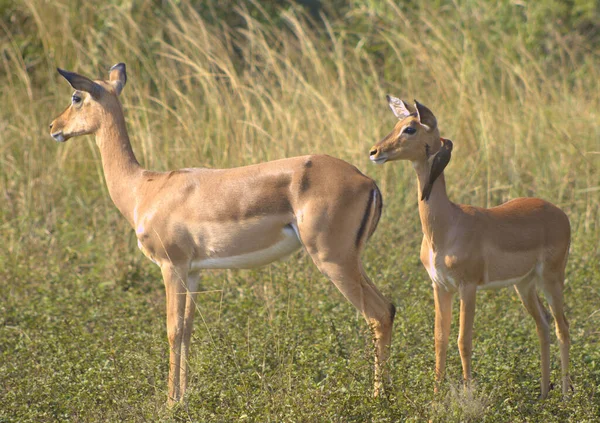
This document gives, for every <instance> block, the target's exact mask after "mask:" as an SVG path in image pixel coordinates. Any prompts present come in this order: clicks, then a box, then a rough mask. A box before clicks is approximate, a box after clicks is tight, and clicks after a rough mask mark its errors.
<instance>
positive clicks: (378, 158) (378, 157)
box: [369, 147, 388, 164]
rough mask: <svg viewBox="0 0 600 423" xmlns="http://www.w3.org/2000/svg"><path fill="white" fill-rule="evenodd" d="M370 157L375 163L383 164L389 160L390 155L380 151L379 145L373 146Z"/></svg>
mask: <svg viewBox="0 0 600 423" xmlns="http://www.w3.org/2000/svg"><path fill="white" fill-rule="evenodd" d="M369 159H371V161H372V162H373V163H375V164H383V163H385V162H386V161H387V159H388V155H387V153H384V152H382V151H380V150H379V149H378V148H377V147H373V148H372V149H371V151H369Z"/></svg>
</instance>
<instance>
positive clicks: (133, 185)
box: [96, 110, 143, 226]
mask: <svg viewBox="0 0 600 423" xmlns="http://www.w3.org/2000/svg"><path fill="white" fill-rule="evenodd" d="M119 112H120V113H108V114H107V115H106V116H105V119H104V123H103V124H102V126H101V127H100V128H99V129H98V131H97V132H96V144H97V145H98V147H99V148H100V155H101V156H102V167H103V169H104V177H105V178H106V185H107V187H108V192H109V193H110V198H111V199H112V200H113V203H115V206H117V208H118V209H119V211H120V212H121V214H123V216H125V218H126V219H127V220H128V221H129V223H130V224H131V225H132V226H134V221H133V220H134V219H133V210H134V208H135V198H134V197H135V193H136V190H137V186H138V184H139V181H140V177H141V174H142V171H143V169H142V167H141V166H140V164H139V163H138V161H137V159H136V158H135V155H134V154H133V150H132V148H131V143H130V142H129V136H128V135H127V128H126V126H125V118H124V116H123V113H122V111H121V110H119Z"/></svg>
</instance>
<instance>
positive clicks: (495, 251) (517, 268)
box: [370, 96, 571, 398]
mask: <svg viewBox="0 0 600 423" xmlns="http://www.w3.org/2000/svg"><path fill="white" fill-rule="evenodd" d="M388 103H389V105H390V108H391V109H392V111H393V112H394V115H396V117H397V118H398V120H399V121H398V122H397V123H396V125H395V127H394V130H393V131H392V132H391V133H390V134H389V135H388V136H386V137H385V138H383V139H382V140H381V141H379V142H378V143H377V144H375V146H373V148H372V149H371V151H370V158H371V160H372V161H373V162H375V163H378V164H382V163H385V162H386V161H392V160H408V161H411V162H412V164H413V167H414V169H415V171H416V173H417V180H418V189H419V191H418V192H419V198H418V203H419V215H420V217H421V226H422V230H423V242H422V244H421V262H422V263H423V265H424V266H425V269H427V272H428V273H429V276H430V278H431V280H432V282H433V292H434V299H435V356H436V360H435V363H436V364H435V370H436V388H435V389H436V391H437V390H438V385H439V382H440V381H441V379H442V377H443V375H444V369H445V363H446V350H447V347H448V336H449V333H450V322H451V310H452V297H453V295H454V294H455V293H456V292H458V294H459V297H460V334H459V337H458V347H459V350H460V357H461V361H462V366H463V377H464V380H465V383H468V382H469V381H470V379H471V351H472V338H473V320H474V314H475V294H476V292H477V290H478V289H486V288H499V287H503V286H514V287H515V289H516V291H517V293H518V295H519V297H520V298H521V301H522V302H523V305H524V306H525V308H526V309H527V311H528V312H529V313H530V314H531V315H532V316H533V318H534V319H535V323H536V326H537V332H538V336H539V338H540V344H541V367H542V380H541V385H542V386H541V391H542V392H541V397H542V398H545V397H546V396H547V395H548V390H549V388H550V335H549V329H548V320H547V318H548V317H547V316H548V314H547V312H546V310H545V308H544V306H543V305H542V303H541V301H540V298H539V297H538V294H537V289H536V288H539V289H541V291H542V292H543V293H544V294H545V296H546V299H547V301H548V304H549V305H550V309H551V311H552V314H553V316H554V320H555V323H556V335H557V337H558V341H559V343H560V356H561V364H562V390H563V394H566V393H567V391H568V389H569V387H570V382H569V375H568V367H569V343H570V341H569V325H568V323H567V319H566V318H565V314H564V305H563V287H564V277H565V266H566V264H567V256H568V254H569V244H570V239H571V229H570V225H569V219H568V218H567V216H566V215H565V213H564V212H563V211H562V210H560V209H559V208H557V207H556V206H554V205H552V204H550V203H548V202H546V201H543V200H540V199H537V198H517V199H515V200H512V201H509V202H507V203H505V204H502V205H500V206H497V207H492V208H490V209H484V208H480V207H473V206H466V205H458V204H454V203H452V202H451V201H450V200H449V199H448V197H447V195H446V184H445V181H444V175H443V170H444V167H445V166H446V165H447V164H448V162H449V161H450V155H451V151H452V143H451V141H449V140H448V141H445V140H441V139H440V133H439V130H438V127H437V120H436V118H435V116H434V115H433V113H432V112H431V111H430V110H429V109H428V108H427V107H425V106H423V105H422V104H419V103H418V102H416V101H415V105H414V107H413V106H411V105H409V104H407V103H405V102H403V101H402V100H400V99H398V98H395V97H390V96H388ZM437 176H439V177H437ZM436 177H437V179H436Z"/></svg>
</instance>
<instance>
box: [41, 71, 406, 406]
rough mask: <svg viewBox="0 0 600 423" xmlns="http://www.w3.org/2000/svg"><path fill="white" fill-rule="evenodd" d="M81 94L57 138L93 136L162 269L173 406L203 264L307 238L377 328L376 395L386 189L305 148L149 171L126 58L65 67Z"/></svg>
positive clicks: (382, 353)
mask: <svg viewBox="0 0 600 423" xmlns="http://www.w3.org/2000/svg"><path fill="white" fill-rule="evenodd" d="M58 71H59V73H60V74H61V75H62V76H63V77H64V78H65V79H66V80H67V81H68V82H69V83H70V84H71V86H72V87H73V88H74V89H75V90H76V91H75V92H74V93H73V95H72V98H71V104H70V105H69V107H68V108H67V109H66V110H65V111H64V112H63V113H62V114H61V115H60V116H58V117H57V118H56V119H55V120H54V121H53V122H52V124H51V125H50V133H51V135H52V137H53V138H54V139H55V140H57V141H61V142H63V141H66V140H68V139H69V138H72V137H75V136H78V135H85V134H95V136H96V144H97V145H98V147H99V149H100V155H101V157H102V166H103V169H104V175H105V177H106V184H107V186H108V191H109V193H110V196H111V198H112V200H113V202H114V203H115V205H116V206H117V208H118V209H119V211H120V212H121V213H122V214H123V216H124V217H125V218H126V219H127V221H128V222H129V223H130V225H131V226H132V227H133V228H134V230H135V234H136V236H137V238H138V247H139V248H140V249H141V250H142V252H143V253H144V254H145V255H146V256H147V257H148V258H149V259H150V260H152V261H153V262H154V263H156V264H158V265H159V266H160V269H161V272H162V276H163V279H164V283H165V289H166V302H167V335H168V339H169V345H170V368H169V380H168V382H169V383H168V385H169V403H172V402H174V401H177V400H180V399H183V396H184V393H185V391H186V387H187V382H188V377H187V373H188V369H187V359H188V353H189V344H190V338H191V335H192V324H193V319H194V310H195V299H196V294H197V292H196V291H197V286H198V278H199V272H200V270H201V269H245V268H252V267H257V266H262V265H265V264H267V263H270V262H272V261H274V260H277V259H280V258H282V257H285V256H287V255H289V254H291V253H293V252H294V251H296V250H298V249H299V248H300V247H301V246H304V248H305V249H306V251H307V252H308V254H309V255H310V256H311V258H312V260H313V261H314V263H315V264H316V266H317V267H318V268H319V270H320V271H321V272H322V273H323V274H324V275H325V276H327V277H328V278H329V279H330V280H331V281H332V282H333V283H334V284H335V286H337V288H338V289H339V290H340V291H341V292H342V294H343V295H344V296H345V297H346V298H347V299H348V300H349V301H350V302H351V303H352V304H353V305H354V306H355V307H356V308H357V309H358V310H360V311H361V312H362V314H363V316H364V317H365V319H366V320H367V322H368V323H369V324H370V325H371V327H372V329H373V331H374V341H375V344H376V354H375V395H378V394H379V393H380V390H381V388H382V379H383V378H384V373H385V370H384V366H383V364H384V363H385V361H386V360H387V358H388V355H389V347H390V343H391V334H392V324H393V320H394V313H395V308H394V306H393V305H392V304H391V303H390V302H389V301H388V300H387V299H386V298H385V297H384V296H383V295H382V294H381V293H380V292H379V290H378V289H377V288H376V287H375V285H374V284H373V283H372V282H371V281H370V280H369V278H368V277H367V275H366V273H365V271H364V269H363V266H362V264H361V260H360V254H361V251H362V250H363V249H364V247H365V243H366V241H367V240H368V238H369V237H370V236H371V235H372V234H373V232H374V231H375V228H376V227H377V223H378V220H379V217H380V215H381V207H382V200H381V194H380V192H379V189H378V188H377V186H376V185H375V183H374V182H373V180H371V179H370V178H368V177H366V176H364V175H363V174H362V173H360V172H359V171H358V170H357V169H356V168H355V167H354V166H352V165H350V164H348V163H346V162H344V161H342V160H338V159H335V158H332V157H329V156H321V155H315V156H304V157H295V158H290V159H284V160H277V161H272V162H268V163H261V164H257V165H253V166H247V167H241V168H234V169H205V168H193V169H181V170H176V171H171V172H154V171H149V170H144V169H143V168H142V167H141V166H140V164H139V163H138V161H137V160H136V158H135V156H134V154H133V150H132V148H131V144H130V142H129V137H128V135H127V129H126V127H125V118H124V116H123V111H122V108H121V104H120V102H119V99H118V96H119V94H120V93H121V91H122V90H123V87H124V86H125V82H126V81H127V76H126V73H125V65H124V64H123V63H119V64H117V65H115V66H113V67H112V68H111V69H110V73H109V80H107V81H101V80H98V81H92V80H90V79H88V78H86V77H84V76H81V75H78V74H76V73H72V72H67V71H64V70H61V69H58Z"/></svg>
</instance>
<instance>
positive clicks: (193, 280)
mask: <svg viewBox="0 0 600 423" xmlns="http://www.w3.org/2000/svg"><path fill="white" fill-rule="evenodd" d="M199 279H200V276H199V274H198V273H190V274H189V275H188V286H187V294H186V295H185V297H186V302H185V315H184V319H183V336H182V345H181V375H180V380H179V386H180V391H179V394H180V396H181V399H182V400H183V399H184V396H185V391H186V390H187V386H188V372H189V363H188V357H189V352H190V341H191V339H192V332H193V330H194V313H195V311H196V298H197V297H198V292H197V291H198V281H199Z"/></svg>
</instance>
